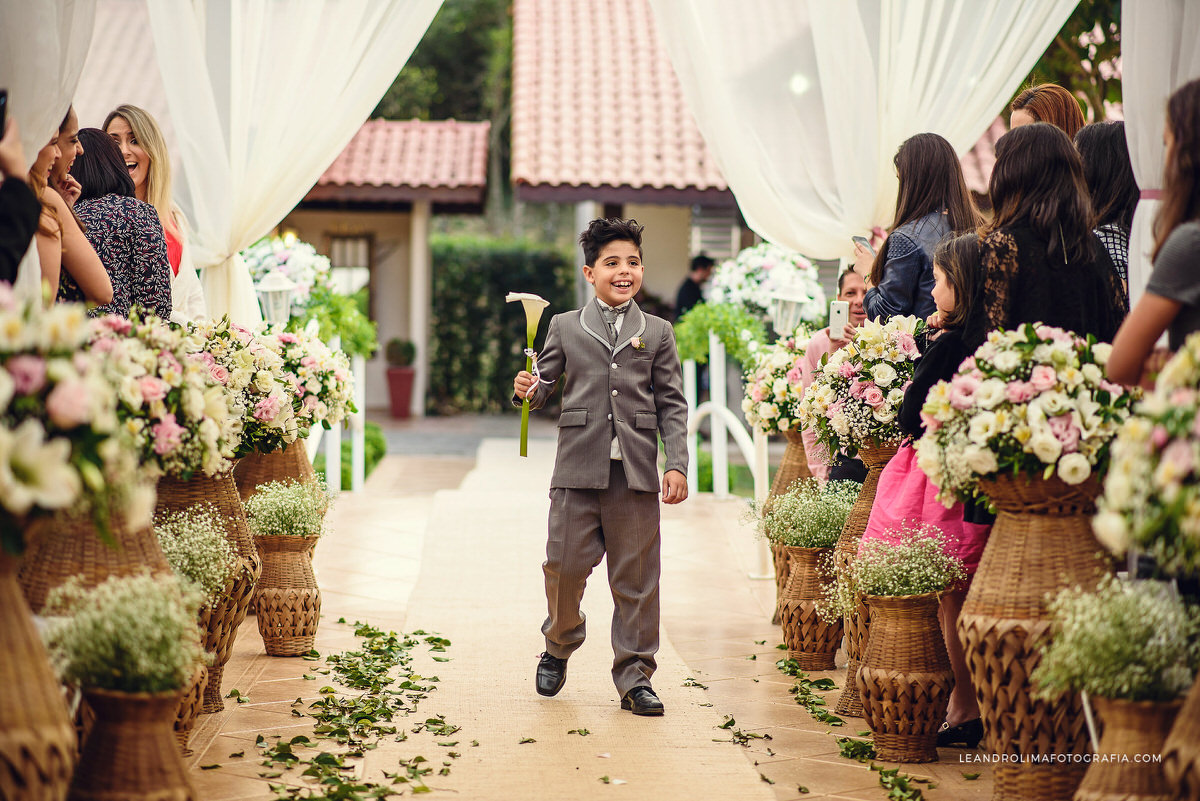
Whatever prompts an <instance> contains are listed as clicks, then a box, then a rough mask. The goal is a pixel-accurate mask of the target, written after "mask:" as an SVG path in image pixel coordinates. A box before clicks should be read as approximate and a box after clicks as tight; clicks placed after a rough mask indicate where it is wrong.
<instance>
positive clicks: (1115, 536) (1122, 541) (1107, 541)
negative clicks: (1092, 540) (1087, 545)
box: [1092, 512, 1129, 556]
mask: <svg viewBox="0 0 1200 801" xmlns="http://www.w3.org/2000/svg"><path fill="white" fill-rule="evenodd" d="M1092 531H1093V532H1094V533H1095V535H1096V539H1097V540H1099V541H1100V544H1101V545H1103V546H1104V547H1105V548H1107V549H1108V550H1109V551H1111V552H1112V553H1114V554H1117V555H1118V556H1120V555H1121V554H1124V553H1125V552H1126V551H1127V550H1129V526H1128V525H1126V523H1125V518H1124V517H1122V516H1121V515H1119V514H1117V513H1116V512H1101V513H1100V514H1098V515H1096V516H1095V517H1093V518H1092Z"/></svg>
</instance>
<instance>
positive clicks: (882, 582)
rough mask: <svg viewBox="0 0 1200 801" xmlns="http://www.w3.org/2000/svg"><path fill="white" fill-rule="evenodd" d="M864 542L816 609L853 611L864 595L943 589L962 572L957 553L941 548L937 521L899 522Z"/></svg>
mask: <svg viewBox="0 0 1200 801" xmlns="http://www.w3.org/2000/svg"><path fill="white" fill-rule="evenodd" d="M889 534H890V535H891V536H889V537H887V538H880V539H874V540H867V541H865V542H863V543H862V544H861V545H860V546H859V549H858V556H857V558H855V559H854V561H853V562H851V563H850V567H849V569H848V570H846V571H839V572H838V573H837V576H836V578H837V580H836V581H834V582H833V583H832V584H830V585H829V589H828V593H827V595H826V596H825V599H824V600H823V601H822V603H821V604H820V605H819V611H820V613H821V615H822V617H824V618H825V619H826V620H836V619H837V618H839V617H844V616H848V615H850V614H853V613H854V612H855V610H856V609H857V607H858V602H859V599H860V598H862V596H864V595H884V596H903V595H924V594H925V593H930V592H939V593H940V592H943V591H945V590H947V589H949V588H950V587H953V586H954V585H955V584H957V583H958V582H960V581H963V580H964V579H966V577H967V573H966V570H965V569H964V568H963V563H962V560H961V559H958V558H957V557H954V556H951V555H949V554H948V553H946V546H945V544H944V543H943V541H942V533H941V531H940V530H939V529H938V528H937V527H936V526H929V525H924V526H904V527H902V528H900V529H899V530H898V531H893V532H889Z"/></svg>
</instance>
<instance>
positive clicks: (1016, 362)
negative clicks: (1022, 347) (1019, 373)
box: [991, 348, 1021, 373]
mask: <svg viewBox="0 0 1200 801" xmlns="http://www.w3.org/2000/svg"><path fill="white" fill-rule="evenodd" d="M993 350H994V348H993ZM991 362H992V366H993V367H995V368H996V369H997V370H999V371H1001V372H1003V373H1011V372H1012V371H1013V370H1016V369H1017V368H1018V367H1020V366H1021V357H1020V355H1018V354H1017V353H1016V352H1015V351H1011V350H1005V351H1001V352H1000V353H997V354H996V355H995V356H994V357H993V358H992V360H991Z"/></svg>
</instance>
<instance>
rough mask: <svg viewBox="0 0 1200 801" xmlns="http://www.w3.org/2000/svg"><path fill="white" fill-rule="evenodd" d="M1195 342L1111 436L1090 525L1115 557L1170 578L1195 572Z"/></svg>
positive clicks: (1199, 398) (1199, 506) (1199, 517)
mask: <svg viewBox="0 0 1200 801" xmlns="http://www.w3.org/2000/svg"><path fill="white" fill-rule="evenodd" d="M1197 420H1200V336H1198V335H1195V334H1193V335H1192V336H1190V337H1188V338H1187V341H1186V342H1185V343H1184V345H1183V347H1182V348H1181V349H1180V350H1179V352H1178V353H1177V354H1175V356H1173V357H1172V358H1171V360H1170V361H1168V362H1167V364H1166V365H1165V366H1164V368H1163V370H1162V372H1161V373H1160V374H1159V377H1158V382H1157V384H1156V385H1155V389H1154V391H1153V392H1152V393H1150V394H1149V395H1147V396H1146V397H1145V398H1143V399H1142V400H1141V401H1139V402H1138V403H1137V405H1136V406H1135V408H1134V414H1133V416H1131V417H1130V418H1129V419H1128V420H1126V421H1125V423H1124V425H1122V426H1121V429H1120V431H1118V432H1117V437H1116V439H1115V440H1114V441H1113V444H1112V457H1111V462H1110V464H1109V469H1108V474H1107V475H1106V476H1105V479H1104V493H1103V494H1102V495H1101V496H1100V500H1099V502H1098V504H1097V506H1098V508H1099V514H1098V515H1096V518H1095V520H1094V521H1093V523H1092V528H1093V530H1094V531H1095V533H1096V538H1097V539H1098V540H1100V542H1101V543H1102V544H1103V545H1104V546H1105V547H1107V548H1108V549H1109V550H1111V551H1112V552H1113V553H1115V554H1117V555H1122V554H1124V553H1125V552H1126V551H1128V550H1129V548H1131V547H1133V548H1137V549H1138V550H1140V551H1144V552H1145V553H1148V554H1149V555H1150V556H1152V557H1154V560H1155V562H1156V563H1157V564H1158V567H1159V568H1160V569H1162V570H1163V571H1165V572H1166V573H1168V574H1171V575H1179V574H1183V575H1186V574H1195V573H1197V572H1200V425H1198V424H1197V422H1196V421H1197Z"/></svg>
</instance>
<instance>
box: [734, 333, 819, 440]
mask: <svg viewBox="0 0 1200 801" xmlns="http://www.w3.org/2000/svg"><path fill="white" fill-rule="evenodd" d="M808 341H809V337H808V336H807V334H806V333H805V332H804V331H803V330H800V331H798V332H797V335H796V336H791V337H784V338H783V339H780V340H779V341H778V342H776V343H775V344H774V345H766V346H762V347H759V346H757V344H756V343H753V342H752V343H751V347H750V350H751V353H752V354H753V358H754V361H753V363H752V364H751V366H750V369H749V371H747V373H746V376H745V378H746V397H745V398H743V399H742V411H743V412H745V413H746V422H748V423H750V425H752V426H754V427H756V428H758V429H759V430H760V431H762V432H764V433H766V434H777V433H778V434H781V433H783V432H784V431H791V430H792V429H795V428H799V426H800V420H799V419H798V418H797V407H798V406H799V405H800V398H801V397H802V396H803V394H804V388H803V386H802V384H801V383H800V378H801V375H800V365H801V363H802V362H803V360H804V351H805V349H806V348H808Z"/></svg>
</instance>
